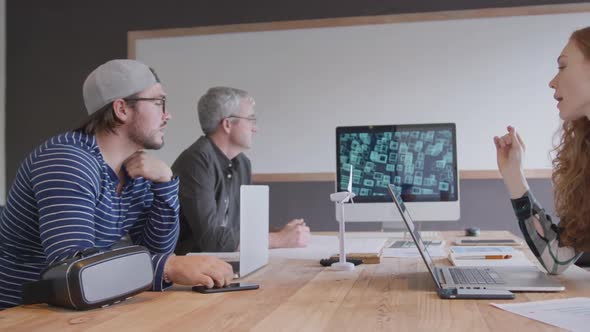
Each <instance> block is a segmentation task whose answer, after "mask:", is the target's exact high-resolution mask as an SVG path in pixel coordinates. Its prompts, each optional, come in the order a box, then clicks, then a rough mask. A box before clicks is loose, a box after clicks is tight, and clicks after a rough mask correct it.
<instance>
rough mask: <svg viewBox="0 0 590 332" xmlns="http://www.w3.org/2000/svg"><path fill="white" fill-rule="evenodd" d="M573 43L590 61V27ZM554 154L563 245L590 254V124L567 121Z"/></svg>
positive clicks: (582, 120) (584, 120)
mask: <svg viewBox="0 0 590 332" xmlns="http://www.w3.org/2000/svg"><path fill="white" fill-rule="evenodd" d="M570 40H571V41H573V42H574V43H575V45H576V46H577V47H578V48H579V49H580V50H581V51H582V53H583V54H584V57H585V58H586V60H588V61H590V27H587V28H584V29H580V30H577V31H575V32H574V33H573V34H572V35H571V37H570ZM588 93H589V94H590V91H588ZM555 152H556V157H555V159H554V160H553V167H554V171H553V184H554V188H555V209H556V211H557V215H558V216H559V217H560V218H561V222H560V224H559V226H560V227H561V228H562V232H561V235H560V240H561V244H562V245H565V246H570V247H574V248H575V249H576V250H578V251H590V120H588V118H587V117H583V118H580V119H577V120H574V121H564V123H563V127H562V135H561V140H560V142H559V144H558V145H557V147H556V148H555Z"/></svg>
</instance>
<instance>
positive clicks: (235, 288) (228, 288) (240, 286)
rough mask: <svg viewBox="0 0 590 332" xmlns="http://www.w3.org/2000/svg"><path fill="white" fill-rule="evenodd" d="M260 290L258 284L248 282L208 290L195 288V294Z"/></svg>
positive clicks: (199, 287)
mask: <svg viewBox="0 0 590 332" xmlns="http://www.w3.org/2000/svg"><path fill="white" fill-rule="evenodd" d="M258 288H260V286H259V285H258V284H251V283H246V282H234V283H231V284H229V285H226V286H223V287H213V288H207V287H205V286H194V287H193V292H199V293H203V294H209V293H223V292H235V291H241V290H249V289H258Z"/></svg>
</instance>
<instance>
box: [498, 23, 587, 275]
mask: <svg viewBox="0 0 590 332" xmlns="http://www.w3.org/2000/svg"><path fill="white" fill-rule="evenodd" d="M557 64H558V69H559V70H558V72H557V75H555V77H554V78H553V79H552V80H551V81H550V82H549V87H550V88H552V89H554V90H555V93H554V98H555V100H557V108H558V109H559V117H560V118H561V119H562V120H563V127H562V132H561V140H560V143H559V145H558V146H557V147H556V148H555V152H556V158H555V159H554V160H553V168H554V170H553V177H552V178H553V184H554V188H555V207H556V212H557V215H558V216H559V217H560V220H561V221H560V223H559V224H554V223H553V222H552V221H551V218H550V216H549V215H547V214H545V211H544V210H543V208H541V206H540V205H539V204H538V203H537V201H536V200H535V197H534V196H533V194H532V193H531V192H530V190H529V185H528V183H527V181H526V179H525V177H524V174H523V171H522V159H523V156H524V152H525V145H524V142H523V140H522V138H521V137H520V135H519V134H518V133H517V132H516V130H515V129H514V128H513V127H511V126H509V127H508V133H507V134H505V135H504V136H502V137H497V136H496V137H494V144H495V145H496V152H497V161H498V169H499V170H500V173H501V174H502V177H503V179H504V184H505V185H506V188H507V189H508V192H509V193H510V198H511V200H512V206H513V208H514V211H515V213H516V216H517V218H518V223H519V226H520V229H521V230H522V233H523V235H524V237H525V239H526V242H527V244H528V245H529V247H530V248H531V250H532V251H533V253H534V254H535V256H537V258H538V259H539V261H540V262H541V264H543V266H544V267H545V269H546V270H547V271H548V272H549V273H551V274H559V273H561V272H563V271H564V270H565V269H566V268H567V267H569V266H570V265H571V264H572V263H574V262H575V261H576V260H577V259H578V258H579V257H580V255H581V254H582V252H584V251H590V27H586V28H584V29H580V30H577V31H575V32H574V33H573V34H572V35H571V37H570V39H569V41H568V43H567V45H566V46H565V48H564V49H563V51H562V52H561V54H560V55H559V57H558V58H557Z"/></svg>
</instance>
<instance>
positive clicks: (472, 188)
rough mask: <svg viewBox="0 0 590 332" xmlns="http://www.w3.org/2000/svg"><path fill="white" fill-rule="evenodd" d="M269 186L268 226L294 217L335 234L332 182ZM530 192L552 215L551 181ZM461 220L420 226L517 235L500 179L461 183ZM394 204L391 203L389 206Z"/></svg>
mask: <svg viewBox="0 0 590 332" xmlns="http://www.w3.org/2000/svg"><path fill="white" fill-rule="evenodd" d="M261 184H267V185H269V186H270V205H271V210H270V219H271V225H273V226H274V227H279V226H280V225H281V224H284V223H285V222H286V221H288V220H290V219H293V218H305V222H306V223H307V224H308V225H310V227H311V229H312V230H314V231H336V230H338V224H337V223H336V221H335V220H336V219H335V216H334V205H333V203H332V202H331V201H330V200H329V198H328V196H329V195H330V193H332V192H334V183H333V182H315V183H314V182H307V183H261ZM529 184H530V186H531V190H532V191H533V192H534V194H535V197H536V198H537V200H538V201H539V202H540V203H541V204H542V205H543V207H544V208H545V209H546V210H547V212H549V213H551V214H553V191H552V189H551V181H550V180H530V181H529ZM460 194H461V219H460V220H459V221H456V222H444V223H427V222H424V223H419V224H421V226H422V229H423V230H458V229H460V230H462V229H465V228H466V227H469V226H477V227H479V228H481V229H482V230H509V231H511V232H513V233H514V234H517V235H520V230H519V228H518V224H517V221H516V217H515V216H514V212H513V210H512V206H511V205H510V200H509V198H508V193H507V192H506V189H505V188H504V184H503V183H502V181H501V180H461V182H460ZM392 204H393V203H392ZM346 229H347V230H381V223H352V222H351V223H348V224H347V225H346Z"/></svg>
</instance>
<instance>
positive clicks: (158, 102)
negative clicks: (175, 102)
mask: <svg viewBox="0 0 590 332" xmlns="http://www.w3.org/2000/svg"><path fill="white" fill-rule="evenodd" d="M123 100H124V101H153V102H154V104H156V106H162V114H165V113H166V97H161V98H143V97H137V98H123Z"/></svg>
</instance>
